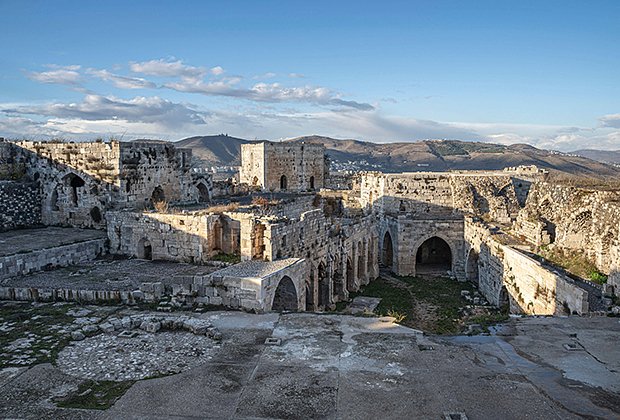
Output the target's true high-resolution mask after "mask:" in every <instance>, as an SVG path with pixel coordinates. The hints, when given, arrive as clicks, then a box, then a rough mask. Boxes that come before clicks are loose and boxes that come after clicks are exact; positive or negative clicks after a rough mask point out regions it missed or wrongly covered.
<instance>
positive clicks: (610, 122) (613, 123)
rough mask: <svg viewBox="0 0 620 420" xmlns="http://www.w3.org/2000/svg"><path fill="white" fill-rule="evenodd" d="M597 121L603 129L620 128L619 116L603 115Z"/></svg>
mask: <svg viewBox="0 0 620 420" xmlns="http://www.w3.org/2000/svg"><path fill="white" fill-rule="evenodd" d="M599 121H600V122H601V124H602V125H603V126H604V127H613V128H620V114H609V115H603V116H602V117H601V118H599ZM619 148H620V147H619Z"/></svg>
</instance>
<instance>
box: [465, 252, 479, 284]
mask: <svg viewBox="0 0 620 420" xmlns="http://www.w3.org/2000/svg"><path fill="white" fill-rule="evenodd" d="M465 274H466V277H467V280H468V281H470V282H472V283H474V284H478V275H479V273H478V253H477V252H476V250H475V249H473V248H472V249H470V250H469V254H468V255H467V265H466V267H465Z"/></svg>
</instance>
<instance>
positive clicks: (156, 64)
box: [129, 59, 224, 79]
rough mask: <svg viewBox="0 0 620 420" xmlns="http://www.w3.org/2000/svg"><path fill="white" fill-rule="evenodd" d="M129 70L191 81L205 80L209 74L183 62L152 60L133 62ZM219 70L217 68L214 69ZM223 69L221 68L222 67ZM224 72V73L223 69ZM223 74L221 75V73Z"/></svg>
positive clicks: (202, 68)
mask: <svg viewBox="0 0 620 420" xmlns="http://www.w3.org/2000/svg"><path fill="white" fill-rule="evenodd" d="M129 68H130V70H131V71H132V72H134V73H141V74H146V75H149V76H159V77H183V78H190V79H198V78H203V77H204V76H205V75H206V74H207V69H205V68H204V67H194V66H190V65H187V64H184V63H183V62H182V61H181V60H176V61H168V60H163V59H159V60H150V61H142V62H138V63H136V62H132V63H130V64H129ZM214 68H217V67H214ZM220 69H221V67H220ZM221 70H222V72H223V71H224V70H223V69H221ZM220 74H221V73H220Z"/></svg>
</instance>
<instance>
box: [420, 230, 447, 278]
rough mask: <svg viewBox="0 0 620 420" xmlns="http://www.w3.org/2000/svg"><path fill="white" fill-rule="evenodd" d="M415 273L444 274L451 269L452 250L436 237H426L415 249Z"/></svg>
mask: <svg viewBox="0 0 620 420" xmlns="http://www.w3.org/2000/svg"><path fill="white" fill-rule="evenodd" d="M415 261H416V268H415V273H416V275H446V274H447V273H448V272H449V271H451V270H452V250H451V249H450V245H448V243H447V242H446V241H445V240H444V239H442V238H440V237H438V236H433V237H431V238H428V239H427V240H425V241H424V242H422V244H421V245H420V246H419V247H418V249H417V250H416V259H415Z"/></svg>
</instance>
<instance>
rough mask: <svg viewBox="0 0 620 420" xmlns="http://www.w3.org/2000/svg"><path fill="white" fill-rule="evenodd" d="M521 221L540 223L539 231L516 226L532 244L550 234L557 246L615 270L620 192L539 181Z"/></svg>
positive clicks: (538, 224)
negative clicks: (576, 252)
mask: <svg viewBox="0 0 620 420" xmlns="http://www.w3.org/2000/svg"><path fill="white" fill-rule="evenodd" d="M519 220H527V221H530V222H532V223H535V224H536V227H537V230H538V231H537V232H532V231H531V228H532V226H531V225H527V224H525V223H522V222H521V223H519V221H518V222H517V223H516V224H515V226H514V229H515V233H516V234H518V235H523V236H524V237H525V238H526V239H528V240H529V241H530V242H531V243H532V244H534V245H538V244H537V241H536V238H537V237H539V236H542V237H544V236H546V235H548V236H549V242H550V243H553V244H555V246H557V247H560V248H567V249H572V250H579V251H582V252H583V253H584V254H585V255H587V256H588V257H589V258H590V259H591V260H592V261H594V262H595V263H596V266H597V267H598V269H599V270H600V271H602V272H603V273H606V274H609V273H610V272H611V267H612V265H613V264H614V257H613V255H612V248H613V247H614V244H615V243H616V242H617V241H618V238H619V235H620V192H618V191H596V190H588V189H584V188H575V187H569V186H562V185H553V184H549V183H546V182H541V183H536V184H534V185H533V186H532V188H531V191H530V194H529V196H528V198H527V203H526V206H525V208H524V209H523V210H522V211H521V214H520V216H519Z"/></svg>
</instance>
